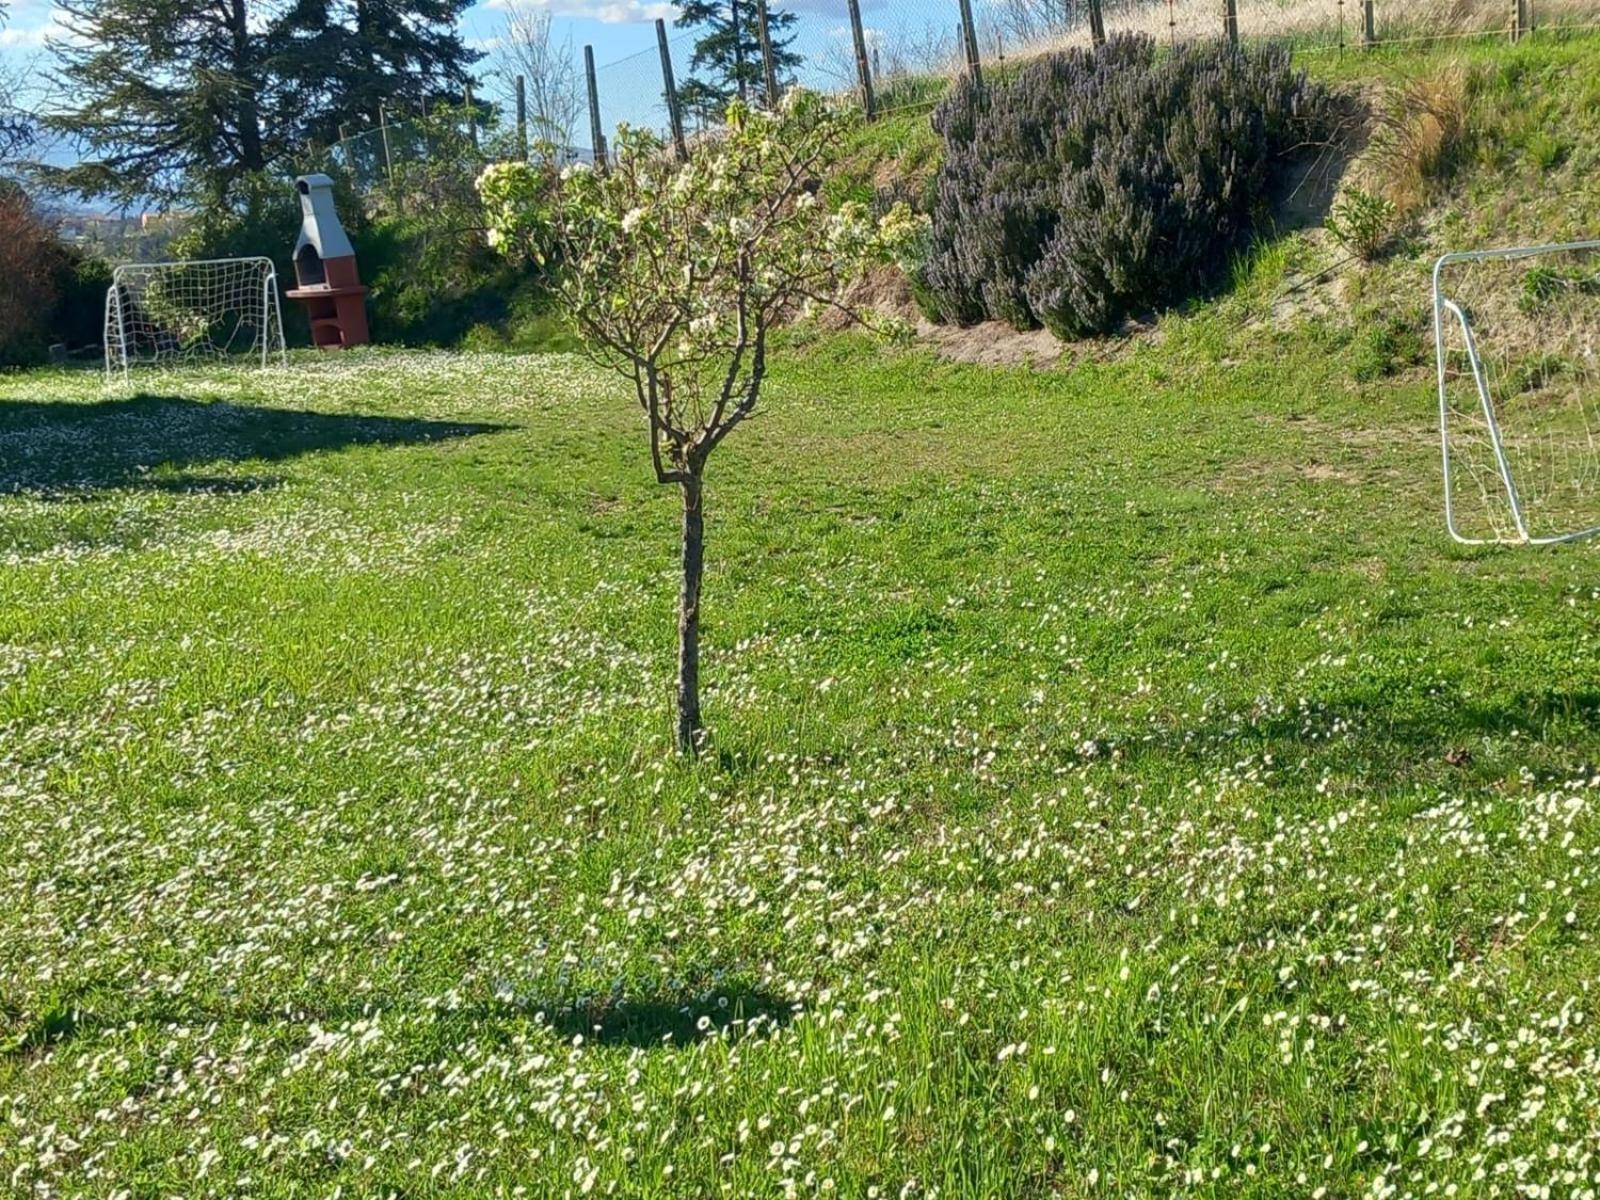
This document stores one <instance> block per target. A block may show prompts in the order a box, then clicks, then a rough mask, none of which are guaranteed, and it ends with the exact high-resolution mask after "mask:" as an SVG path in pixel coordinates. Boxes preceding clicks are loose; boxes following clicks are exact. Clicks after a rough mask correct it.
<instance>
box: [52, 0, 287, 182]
mask: <svg viewBox="0 0 1600 1200" xmlns="http://www.w3.org/2000/svg"><path fill="white" fill-rule="evenodd" d="M60 8H61V9H62V11H63V13H64V18H63V19H64V23H65V25H66V27H67V28H68V29H69V30H70V31H71V32H72V34H73V35H75V36H74V37H72V38H71V39H69V40H67V41H64V42H61V43H58V44H57V45H56V46H55V47H54V49H55V52H56V55H57V58H58V61H59V63H60V76H61V78H60V81H59V82H60V83H61V85H62V88H61V91H62V94H64V95H67V96H70V97H73V98H74V100H75V101H76V105H75V107H70V108H67V109H63V110H58V111H56V112H54V113H52V114H50V115H49V116H48V117H47V124H48V125H49V126H50V127H51V128H53V129H54V130H56V131H57V132H59V133H63V134H65V135H67V136H68V137H71V138H74V139H76V140H77V141H78V142H79V143H80V145H81V146H82V147H83V148H84V150H85V151H87V153H86V155H85V161H84V162H82V163H80V164H79V165H78V166H76V167H73V168H70V169H68V170H66V171H64V172H61V173H60V177H59V182H61V183H63V184H65V185H66V186H69V187H73V188H76V189H77V190H79V191H82V192H84V193H86V194H94V193H97V192H100V193H112V194H116V195H120V196H123V197H128V198H132V197H137V196H151V195H170V194H173V193H175V192H177V191H179V190H183V189H184V188H185V187H186V186H189V185H192V184H194V183H196V182H199V183H201V184H202V185H203V186H204V187H205V188H206V189H207V190H208V191H209V192H211V193H212V194H214V195H220V194H222V192H223V191H224V190H225V189H226V185H227V180H228V178H229V176H230V175H232V174H234V173H236V172H241V171H261V170H264V169H265V168H266V167H268V166H269V165H271V164H273V163H275V162H277V161H278V160H279V159H280V158H281V157H282V155H283V152H284V149H285V146H284V141H283V139H282V137H281V133H280V131H278V130H275V129H271V128H270V127H268V126H267V125H265V124H264V123H263V120H262V112H263V109H264V108H265V107H267V106H269V105H270V103H271V100H272V95H273V81H272V78H271V72H270V69H269V64H268V61H267V58H266V55H265V54H264V53H263V50H262V43H261V40H260V38H259V37H258V36H257V33H258V30H259V25H260V23H261V21H262V19H263V17H264V15H265V14H263V13H262V12H261V11H260V9H259V6H258V5H257V4H255V3H254V2H253V0H62V3H61V4H60Z"/></svg>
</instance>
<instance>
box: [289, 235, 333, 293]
mask: <svg viewBox="0 0 1600 1200" xmlns="http://www.w3.org/2000/svg"><path fill="white" fill-rule="evenodd" d="M294 277H295V280H296V281H297V282H298V283H299V284H300V286H301V287H321V286H322V285H323V284H325V283H327V282H328V272H327V270H326V269H325V268H324V267H323V265H322V255H320V254H318V253H317V248H316V247H315V246H313V245H312V244H311V243H310V242H307V243H306V244H305V245H304V246H301V247H300V249H299V250H297V251H296V252H295V256H294Z"/></svg>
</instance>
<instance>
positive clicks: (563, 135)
mask: <svg viewBox="0 0 1600 1200" xmlns="http://www.w3.org/2000/svg"><path fill="white" fill-rule="evenodd" d="M736 2H737V3H739V4H740V5H741V6H750V7H749V8H747V9H746V12H747V13H748V12H749V11H752V10H753V8H754V6H755V5H756V4H757V3H758V0H736ZM770 14H771V15H772V17H773V19H774V20H773V24H774V27H775V28H774V33H773V45H774V46H775V48H776V51H777V64H778V65H777V66H776V68H775V69H774V70H773V72H772V75H773V77H774V78H775V82H776V83H777V85H778V87H779V89H780V90H782V89H787V88H792V87H796V86H799V87H805V88H808V89H811V90H815V91H822V92H828V93H834V94H841V95H849V96H852V97H854V98H856V99H857V100H858V101H859V102H860V103H862V104H863V105H870V115H872V116H884V115H892V114H895V113H905V112H913V111H928V110H931V109H932V108H933V107H934V106H935V105H936V104H937V103H938V100H939V98H940V97H941V96H942V95H943V94H944V91H945V88H946V85H947V84H948V82H949V81H950V80H951V79H952V78H954V77H956V76H957V75H959V74H961V73H963V72H965V71H969V70H973V69H978V70H985V69H989V70H1000V71H1003V70H1004V69H1005V68H1006V65H1007V64H1008V63H1015V62H1019V61H1023V60H1026V59H1028V58H1031V57H1035V56H1037V55H1040V54H1044V53H1049V52H1052V51H1056V50H1061V49H1065V48H1068V47H1073V46H1089V45H1092V44H1093V43H1095V42H1096V41H1100V40H1103V39H1104V38H1106V37H1112V36H1116V35H1118V34H1125V33H1134V34H1143V35H1145V36H1147V37H1150V38H1153V39H1155V40H1156V41H1158V42H1163V43H1170V44H1173V45H1176V44H1179V43H1181V42H1189V41H1197V40H1204V39H1221V38H1231V39H1233V40H1235V41H1239V42H1244V43H1251V42H1263V41H1275V42H1281V43H1285V44H1288V45H1291V46H1293V47H1294V48H1295V49H1297V50H1303V51H1306V52H1309V53H1323V52H1338V51H1342V50H1346V49H1350V50H1355V49H1359V48H1363V47H1366V48H1372V47H1378V46H1383V45H1398V44H1404V43H1408V42H1417V41H1424V40H1449V39H1457V38H1474V37H1485V36H1502V37H1510V38H1516V37H1519V36H1523V35H1527V34H1530V33H1538V32H1545V31H1552V30H1561V29H1600V0H1403V2H1402V0H970V3H968V4H965V5H964V4H963V3H962V2H961V0H855V2H854V3H852V0H792V3H790V4H789V5H787V6H784V5H783V4H781V3H780V2H779V0H772V7H771V9H770ZM969 31H970V33H969ZM662 34H663V41H664V46H661V45H658V46H654V47H650V48H648V49H645V50H641V51H638V52H637V53H634V54H631V55H628V56H627V57H624V58H620V59H617V60H614V61H612V62H607V63H603V64H599V65H596V66H595V67H594V69H593V74H592V77H588V76H586V72H585V70H584V69H583V64H580V66H579V69H578V70H577V71H576V72H575V81H574V86H575V88H576V89H577V95H576V96H574V97H573V99H572V103H571V104H570V105H565V106H558V107H562V108H563V109H564V110H565V111H566V112H567V113H568V114H570V116H568V117H564V118H563V121H562V122H561V124H562V126H563V127H562V128H561V129H555V130H551V129H545V128H542V126H541V123H540V121H539V120H538V119H536V117H535V116H534V115H531V114H527V113H524V114H523V116H522V119H521V120H520V121H519V120H517V118H516V116H515V114H513V113H512V112H510V111H501V112H497V113H487V112H486V110H484V109H483V106H479V108H477V109H464V110H460V111H457V112H455V113H454V114H444V115H443V118H441V114H439V113H434V114H432V115H425V114H395V116H394V117H393V118H387V117H386V118H385V119H383V120H381V121H380V122H379V123H377V124H375V125H373V126H372V127H370V128H366V129H361V130H354V131H348V132H346V134H345V135H344V136H343V137H341V139H340V144H339V147H338V151H337V157H336V162H337V163H338V164H340V165H342V166H343V167H344V169H345V170H346V171H347V172H348V174H349V177H350V179H351V180H352V182H353V183H354V184H355V186H356V188H357V190H358V191H361V192H362V193H364V194H367V193H371V192H373V191H374V190H376V189H379V188H380V187H381V186H382V185H383V184H384V183H391V184H392V183H394V182H395V181H396V180H397V179H399V178H400V177H401V176H403V175H405V173H406V172H408V171H415V170H416V169H417V168H418V167H419V165H420V164H426V163H427V162H429V161H430V160H434V159H437V158H439V157H441V156H443V155H446V154H448V155H451V156H454V157H455V161H456V162H457V163H458V164H459V162H460V161H461V160H462V158H463V157H464V158H466V159H467V160H469V161H470V160H474V159H475V160H478V161H482V162H489V161H496V160H503V159H508V158H516V157H519V156H526V155H528V154H530V153H538V154H554V155H556V156H557V157H559V158H561V159H563V160H566V161H593V160H594V157H595V154H596V152H597V150H598V151H599V152H601V153H604V152H605V150H606V149H607V148H608V147H609V145H610V144H611V143H613V142H614V140H615V131H616V128H617V127H618V126H619V125H622V124H627V125H629V126H633V127H643V128H647V129H651V130H653V131H655V132H656V133H657V134H659V135H660V136H662V137H663V139H666V138H669V137H670V135H671V127H670V120H671V106H670V105H669V103H668V88H667V84H666V78H667V70H668V69H669V66H670V71H671V74H672V77H673V80H674V83H675V85H676V86H675V94H676V95H677V96H678V98H679V100H680V103H679V105H678V108H679V112H680V115H681V120H682V123H683V126H684V131H685V133H686V134H687V135H688V136H691V137H692V136H693V135H694V134H695V133H697V132H699V131H701V130H703V129H705V128H708V127H710V126H713V125H714V124H715V123H716V122H717V120H718V119H719V116H720V105H721V99H720V97H721V96H724V95H726V94H727V93H728V91H729V90H730V88H729V86H728V85H727V81H726V79H725V78H720V77H717V76H720V75H722V74H724V73H725V69H724V71H722V72H719V71H717V70H715V69H714V68H711V67H710V66H709V65H708V64H707V63H704V62H701V61H697V60H696V57H695V51H696V48H697V45H698V44H699V42H700V39H701V37H702V33H701V31H700V30H697V29H675V28H673V29H663V30H662ZM586 49H587V48H586ZM746 53H747V54H750V55H754V56H758V57H759V51H756V50H753V49H751V50H748V51H746ZM584 57H585V58H587V57H588V56H587V55H586V56H584ZM664 59H665V60H666V61H663V60H664ZM745 66H746V70H745V72H744V73H743V74H742V75H740V79H741V80H742V81H743V85H742V88H741V90H743V91H745V92H746V94H747V96H748V98H749V99H750V100H751V101H752V102H754V103H763V102H765V100H766V95H765V92H766V87H765V85H764V83H763V72H762V70H761V63H760V62H759V61H757V62H754V63H746V64H745ZM736 73H737V72H736ZM591 83H592V86H591ZM591 97H592V102H591ZM869 97H870V99H869ZM596 134H598V135H599V137H598V138H597V137H596Z"/></svg>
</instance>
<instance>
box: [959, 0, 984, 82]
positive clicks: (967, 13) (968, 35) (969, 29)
mask: <svg viewBox="0 0 1600 1200" xmlns="http://www.w3.org/2000/svg"><path fill="white" fill-rule="evenodd" d="M961 42H962V46H963V49H965V51H966V55H967V74H968V75H970V76H972V82H973V83H975V84H977V85H978V86H979V87H982V86H983V68H982V66H981V65H980V64H979V62H978V30H977V27H976V26H975V25H974V24H973V22H972V0H961Z"/></svg>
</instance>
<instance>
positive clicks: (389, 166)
mask: <svg viewBox="0 0 1600 1200" xmlns="http://www.w3.org/2000/svg"><path fill="white" fill-rule="evenodd" d="M378 130H379V132H381V133H382V134H383V173H384V175H385V176H386V177H387V178H388V180H389V186H390V187H393V186H394V158H393V156H392V155H390V153H389V109H388V106H387V105H385V104H384V102H383V101H382V100H379V101H378Z"/></svg>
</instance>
